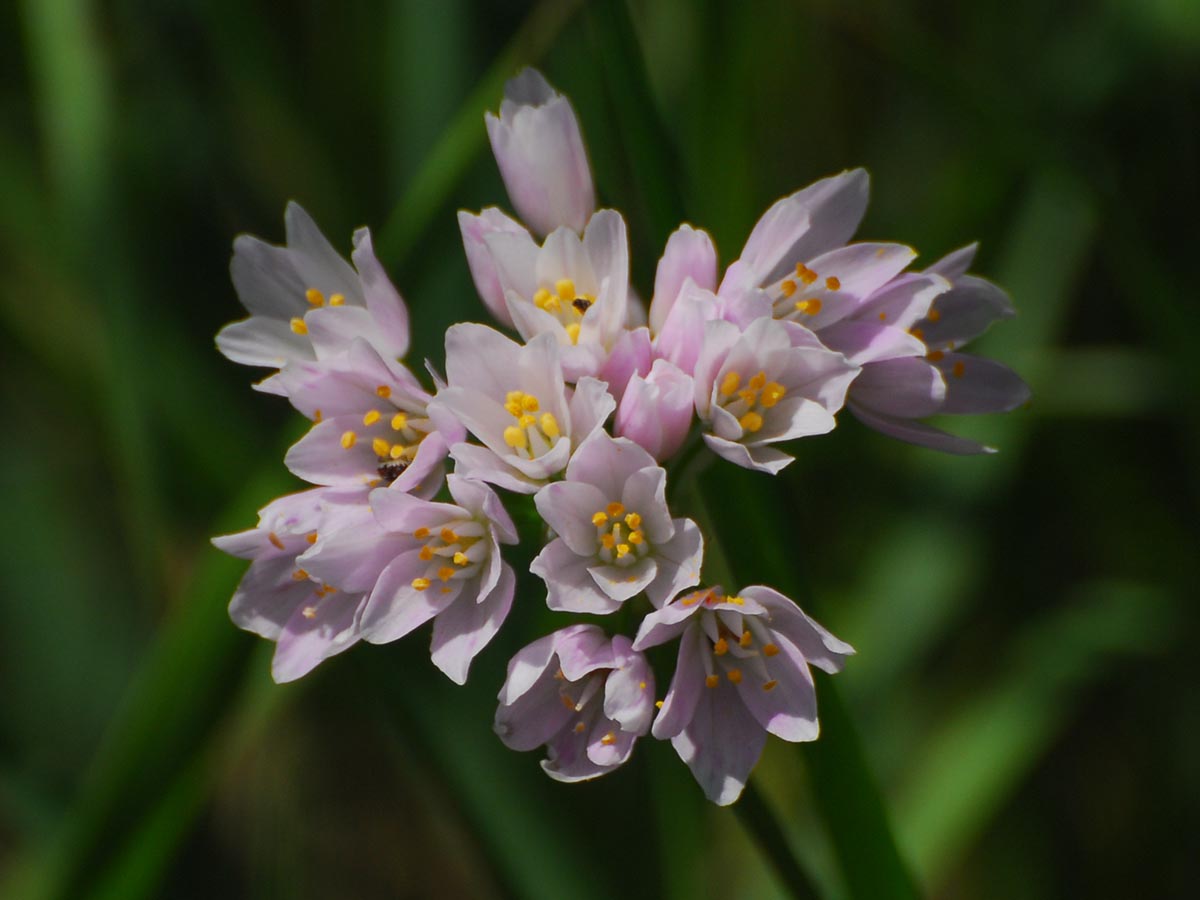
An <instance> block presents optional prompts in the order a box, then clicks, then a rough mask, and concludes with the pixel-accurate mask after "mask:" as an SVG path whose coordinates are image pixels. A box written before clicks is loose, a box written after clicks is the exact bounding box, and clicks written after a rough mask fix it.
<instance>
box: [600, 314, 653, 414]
mask: <svg viewBox="0 0 1200 900" xmlns="http://www.w3.org/2000/svg"><path fill="white" fill-rule="evenodd" d="M652 359H653V350H652V348H651V345H650V332H649V330H648V329H646V328H644V327H642V328H634V329H632V330H630V331H623V332H621V335H620V337H618V338H617V342H616V343H615V344H614V345H613V348H612V352H611V353H609V355H608V359H607V360H606V361H605V363H604V365H603V366H601V368H600V374H599V375H598V376H597V377H598V378H599V380H600V381H603V382H604V383H605V384H607V385H608V392H609V393H610V394H611V395H612V396H613V398H614V399H615V400H616V401H617V403H620V402H621V398H622V397H623V396H624V395H625V389H626V385H628V384H629V379H630V378H632V377H633V376H634V375H645V374H646V373H647V372H649V371H650V364H651V361H652Z"/></svg>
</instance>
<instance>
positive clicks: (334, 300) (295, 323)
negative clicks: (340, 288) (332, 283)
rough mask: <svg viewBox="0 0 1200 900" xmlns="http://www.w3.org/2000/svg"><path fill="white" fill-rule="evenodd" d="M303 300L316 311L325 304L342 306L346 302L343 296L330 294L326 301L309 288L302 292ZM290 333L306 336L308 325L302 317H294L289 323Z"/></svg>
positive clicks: (319, 292)
mask: <svg viewBox="0 0 1200 900" xmlns="http://www.w3.org/2000/svg"><path fill="white" fill-rule="evenodd" d="M304 299H305V300H307V301H308V305H309V306H311V307H313V308H314V309H317V308H318V307H322V306H324V305H325V304H326V303H327V302H328V304H329V305H330V306H342V305H344V304H345V302H346V295H345V294H330V295H329V299H328V301H326V299H325V295H324V294H323V293H321V291H319V290H317V289H316V288H315V287H314V288H309V289H308V290H307V291H305V292H304ZM290 324H291V326H292V331H294V332H296V334H308V325H307V323H305V321H304V318H303V317H302V316H296V317H294V318H293V319H292V321H291V323H290Z"/></svg>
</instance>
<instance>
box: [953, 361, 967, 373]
mask: <svg viewBox="0 0 1200 900" xmlns="http://www.w3.org/2000/svg"><path fill="white" fill-rule="evenodd" d="M951 371H953V372H954V377H955V378H962V377H963V372H965V371H967V367H966V364H965V363H963V361H962V360H961V359H960V360H959V361H958V362H956V363H955V364H954V368H953V369H952V370H951Z"/></svg>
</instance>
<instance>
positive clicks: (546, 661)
mask: <svg viewBox="0 0 1200 900" xmlns="http://www.w3.org/2000/svg"><path fill="white" fill-rule="evenodd" d="M590 627H592V626H590V625H569V626H567V628H564V629H562V631H569V630H577V629H580V628H590ZM560 633H561V632H555V633H554V634H548V635H546V636H545V637H540V638H538V639H537V640H536V641H533V642H532V643H530V644H526V645H525V646H524V647H522V648H521V649H520V650H518V651H517V652H516V653H515V654H513V657H512V659H510V660H509V661H508V674H507V676H506V677H505V679H504V684H503V685H502V686H501V688H500V693H499V694H497V695H496V699H498V700H499V701H500V705H501V706H512V705H513V704H514V703H516V702H517V700H518V699H519V698H520V697H523V696H524V695H525V694H526V693H528V692H529V691H530V690H532V689H533V688H534V686H535V685H536V684H537V682H538V679H539V678H541V676H542V675H544V674H547V672H546V670H547V669H548V668H549V666H550V660H552V659H553V658H554V654H555V641H557V640H558V635H559V634H560ZM540 743H542V741H538V742H537V743H535V744H534V745H533V746H534V747H536V746H537V745H538V744H540ZM527 749H530V750H532V749H533V747H529V748H527Z"/></svg>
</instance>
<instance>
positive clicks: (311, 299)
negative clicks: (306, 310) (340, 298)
mask: <svg viewBox="0 0 1200 900" xmlns="http://www.w3.org/2000/svg"><path fill="white" fill-rule="evenodd" d="M304 299H305V300H307V301H308V305H309V306H324V305H325V295H324V294H322V293H321V292H320V291H318V290H317V289H316V288H309V289H308V290H307V291H305V292H304Z"/></svg>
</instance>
